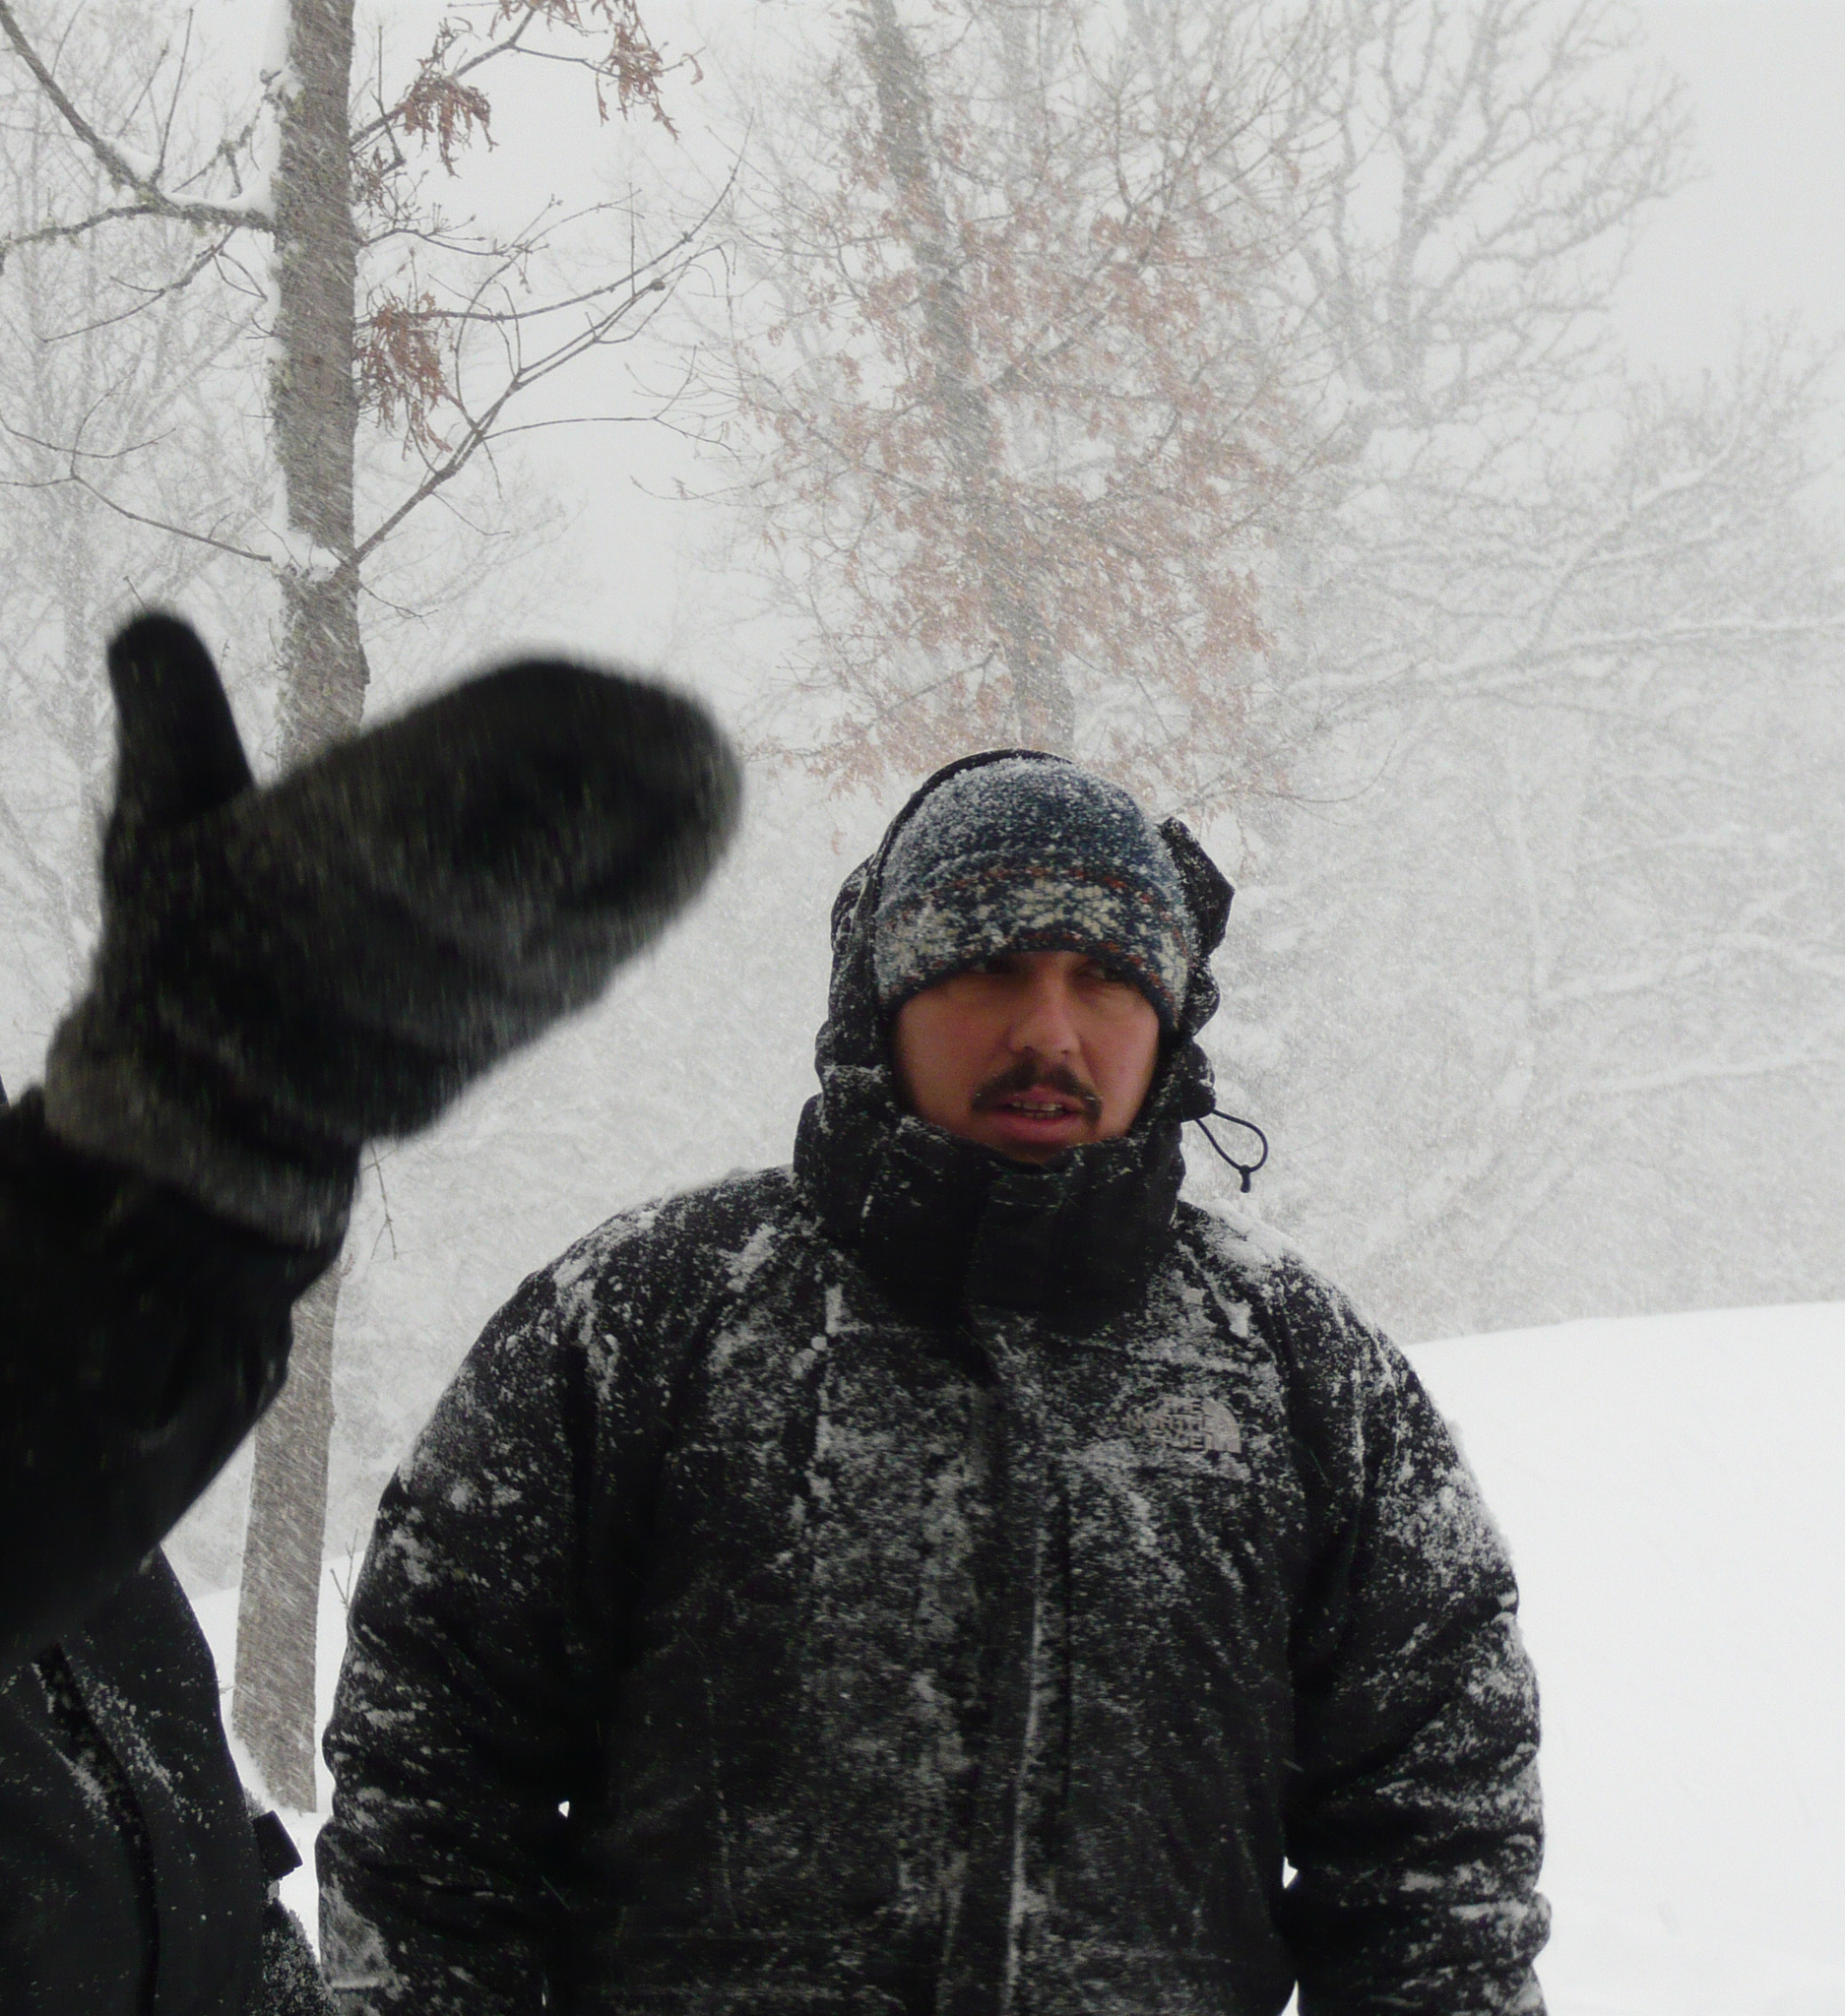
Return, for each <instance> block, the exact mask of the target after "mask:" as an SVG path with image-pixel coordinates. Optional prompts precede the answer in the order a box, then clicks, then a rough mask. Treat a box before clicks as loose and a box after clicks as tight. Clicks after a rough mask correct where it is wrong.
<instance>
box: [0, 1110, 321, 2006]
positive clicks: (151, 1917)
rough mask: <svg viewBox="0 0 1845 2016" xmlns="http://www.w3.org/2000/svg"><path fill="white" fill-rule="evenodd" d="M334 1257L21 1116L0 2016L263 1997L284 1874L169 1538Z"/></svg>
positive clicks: (3, 1556) (2, 1720) (14, 1184)
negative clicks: (263, 1829)
mask: <svg viewBox="0 0 1845 2016" xmlns="http://www.w3.org/2000/svg"><path fill="white" fill-rule="evenodd" d="M3 1103H4V1101H3V1099H0V1104H3ZM328 1257H329V1253H328V1251H327V1250H326V1249H321V1250H318V1251H315V1252H299V1251H294V1250H292V1249H288V1248H284V1247H279V1246H276V1245H273V1244H271V1243H270V1242H269V1241H267V1240H265V1239H262V1238H260V1237H258V1236H257V1235H256V1234H254V1233H249V1232H244V1231H240V1230H238V1229H236V1228H235V1227H232V1226H228V1225H225V1224H223V1223H221V1222H220V1221H218V1220H216V1219H214V1218H212V1217H210V1216H209V1215H208V1214H207V1213H205V1212H203V1211H201V1210H199V1209H198V1208H197V1207H196V1206H194V1205H192V1204H190V1203H188V1202H187V1200H186V1199H185V1198H183V1197H181V1196H180V1195H178V1193H176V1192H174V1191H171V1190H168V1189H165V1188H163V1187H162V1186H161V1185H159V1184H156V1183H150V1182H147V1181H145V1180H143V1179H142V1178H140V1177H137V1176H135V1175H133V1174H132V1173H130V1172H129V1171H127V1170H125V1169H120V1168H115V1167H112V1166H109V1165H107V1164H104V1163H100V1162H97V1161H95V1160H94V1159H92V1158H90V1157H88V1156H82V1155H78V1154H76V1153H75V1152H74V1151H72V1150H70V1149H68V1148H66V1147H65V1146H63V1145H62V1144H61V1143H60V1142H59V1141H57V1140H56V1139H55V1138H54V1137H53V1136H51V1135H49V1134H48V1133H47V1132H46V1131H45V1127H44V1120H43V1110H42V1105H41V1103H40V1101H39V1098H38V1096H37V1094H35V1093H29V1094H28V1095H27V1096H26V1097H25V1098H24V1099H23V1100H22V1101H21V1102H20V1103H19V1104H18V1105H17V1106H15V1107H13V1108H11V1109H10V1110H7V1111H3V1112H0V1501H3V1502H4V1506H5V1510H6V1514H7V1517H6V1525H5V1532H6V1545H5V1546H4V1547H3V1548H0V2010H4V2011H5V2016H240V2012H244V2011H246V2010H250V2009H252V2008H253V2006H254V2005H253V2002H252V1997H254V1996H257V1995H259V1994H260V1993H261V1992H262V1987H261V1984H262V1983H263V1982H264V1981H265V1979H266V1958H267V1945H266V1942H267V1941H268V1939H269V1935H270V1926H269V1920H270V1919H271V1918H275V1917H280V1916H281V1914H280V1913H279V1912H278V1911H277V1910H276V1909H275V1908H273V1907H272V1908H271V1909H270V1911H269V1913H268V1914H266V1910H265V1878H266V1875H267V1874H268V1873H271V1871H270V1870H266V1869H265V1867H264V1865H263V1860H262V1843H261V1839H260V1838H259V1837H258V1836H257V1835H255V1834H253V1832H252V1828H251V1823H250V1818H249V1814H248V1812H247V1811H246V1809H245V1804H244V1796H243V1792H242V1788H241V1787H240V1786H239V1784H238V1782H237V1774H236V1771H235V1769H234V1767H233V1765H232V1763H231V1758H230V1752H229V1750H228V1748H227V1746H226V1744H225V1741H224V1733H223V1725H222V1723H221V1721H220V1717H219V1692H218V1676H217V1674H216V1672H215V1671H214V1670H213V1666H212V1659H211V1654H210V1652H209V1651H208V1650H207V1648H206V1645H205V1641H204V1639H203V1637H202V1636H201V1635H200V1632H199V1627H198V1624H197V1621H196V1620H195V1619H194V1617H193V1614H192V1611H191V1608H190V1607H189V1606H188V1605H187V1603H186V1600H185V1597H184V1595H183V1594H182V1593H181V1591H180V1588H179V1585H178V1583H177V1582H176V1581H175V1580H174V1579H173V1576H172V1572H171V1570H170V1569H169V1568H168V1567H167V1565H166V1563H165V1561H164V1559H163V1558H162V1557H161V1556H160V1554H159V1551H158V1550H157V1549H156V1544H157V1543H158V1542H159V1539H160V1537H161V1535H162V1534H164V1533H165V1532H166V1530H167V1529H168V1528H169V1527H170V1526H171V1525H172V1524H173V1522H174V1521H175V1520H176V1519H177V1518H178V1517H179V1515H180V1514H181V1513H182V1512H183V1511H184V1510H185V1508H186V1507H187V1505H188V1504H190V1503H191V1501H192V1500H193V1498H194V1497H196V1496H197V1494H198V1493H199V1492H200V1491H201V1490H203V1489H204V1487H205V1485H206V1484H207V1483H208V1482H210V1481H211V1479H212V1477H213V1476H214V1474H215V1473H216V1472H217V1471H218V1469H219V1468H220V1466H221V1465H222V1464H223V1462H224V1460H225V1458H226V1457H228V1456H229V1454H230V1452H231V1451H232V1450H233V1449H234V1448H235V1447H236V1445H237V1443H238V1441H239V1440H240V1439H241V1438H242V1436H243V1435H244V1434H245V1433H246V1432H247V1430H248V1429H249V1427H250V1425H251V1423H252V1422H253V1421H254V1420H255V1418H256V1417H257V1415H258V1413H259V1412H260V1411H261V1409H262V1407H263V1406H264V1404H265V1403H266V1402H267V1400H268V1399H269V1398H270V1396H271V1395H272V1394H273V1393H274V1392H275V1390H276V1388H277V1387H278V1386H279V1385H280V1384H281V1381H282V1376H283V1371H284V1367H285V1365H286V1355H287V1349H288V1306H289V1304H290V1302H291V1301H292V1300H293V1298H294V1297H295V1295H297V1294H298V1293H299V1292H301V1290H302V1289H303V1288H305V1287H306V1286H307V1285H308V1283H309V1282H311V1281H312V1280H313V1278H314V1276H315V1275H316V1274H317V1273H318V1272H319V1271H320V1269H321V1268H322V1267H323V1266H324V1265H325V1264H326V1262H327V1259H328ZM265 2006H267V2005H265ZM305 2006H311V2003H308V2004H306V2005H305Z"/></svg>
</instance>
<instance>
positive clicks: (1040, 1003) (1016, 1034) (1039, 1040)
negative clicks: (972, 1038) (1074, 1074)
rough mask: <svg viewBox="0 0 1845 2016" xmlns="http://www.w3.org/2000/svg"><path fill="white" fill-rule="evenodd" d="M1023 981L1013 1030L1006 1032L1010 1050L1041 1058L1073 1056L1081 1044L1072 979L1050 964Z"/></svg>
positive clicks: (1014, 1016)
mask: <svg viewBox="0 0 1845 2016" xmlns="http://www.w3.org/2000/svg"><path fill="white" fill-rule="evenodd" d="M1021 981H1022V984H1021V985H1020V988H1019V993H1018V999H1017V1003H1016V1007H1015V1011H1014V1014H1013V1016H1012V1021H1011V1026H1010V1028H1009V1029H1008V1030H1007V1032H1006V1040H1007V1043H1008V1044H1009V1046H1010V1047H1011V1048H1012V1049H1014V1050H1016V1051H1018V1052H1019V1053H1020V1054H1021V1055H1023V1054H1024V1052H1025V1051H1027V1050H1032V1051H1035V1052H1036V1053H1037V1054H1038V1055H1039V1056H1041V1057H1055V1058H1064V1057H1071V1056H1074V1055H1075V1054H1076V1052H1077V1050H1078V1048H1079V1047H1080V1042H1079V1039H1078V1036H1077V1029H1076V1019H1075V1015H1074V1013H1073V1010H1074V1008H1075V994H1074V991H1073V989H1072V988H1071V986H1070V977H1069V975H1068V974H1067V973H1065V972H1063V971H1062V969H1061V968H1060V967H1058V966H1055V965H1051V964H1050V963H1047V964H1046V965H1044V966H1041V967H1035V968H1034V969H1033V970H1031V971H1030V972H1028V973H1026V974H1025V975H1023V976H1021Z"/></svg>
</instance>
